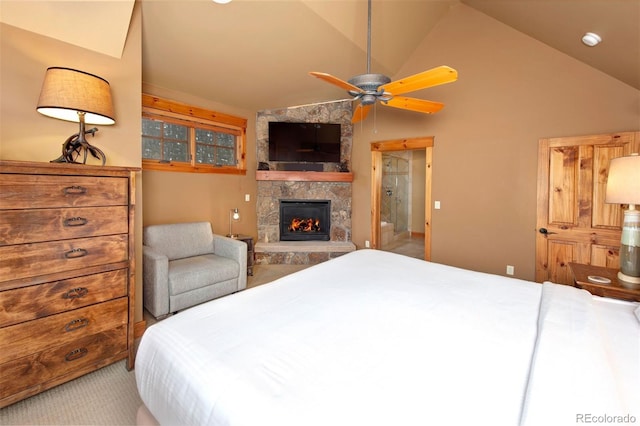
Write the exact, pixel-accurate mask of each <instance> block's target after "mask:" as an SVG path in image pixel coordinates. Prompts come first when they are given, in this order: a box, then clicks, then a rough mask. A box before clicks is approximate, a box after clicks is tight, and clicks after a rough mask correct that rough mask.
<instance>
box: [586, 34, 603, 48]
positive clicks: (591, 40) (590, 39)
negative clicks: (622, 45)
mask: <svg viewBox="0 0 640 426" xmlns="http://www.w3.org/2000/svg"><path fill="white" fill-rule="evenodd" d="M601 41H602V37H600V36H599V35H598V34H596V33H586V34H585V35H583V36H582V42H583V43H584V44H586V45H587V46H589V47H593V46H596V45H598V44H600V42H601Z"/></svg>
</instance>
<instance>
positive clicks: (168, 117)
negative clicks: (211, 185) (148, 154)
mask: <svg viewBox="0 0 640 426" xmlns="http://www.w3.org/2000/svg"><path fill="white" fill-rule="evenodd" d="M142 118H150V119H153V118H156V119H159V120H162V121H165V122H168V123H175V124H180V125H186V126H187V127H188V130H189V133H190V137H189V150H190V153H191V158H190V161H189V162H182V161H166V160H153V159H148V158H142V170H157V171H170V172H186V173H224V174H241V175H246V173H247V167H246V139H247V119H246V118H241V117H235V116H232V115H229V114H223V113H220V112H216V111H212V110H207V109H204V108H199V107H195V106H191V105H187V104H183V103H180V102H176V101H171V100H167V99H162V98H159V97H157V96H153V95H149V94H145V93H143V94H142V117H141V119H142ZM196 127H198V128H201V129H218V130H222V131H223V132H224V130H229V133H233V134H235V135H236V149H235V151H236V152H235V155H236V164H235V165H234V166H216V165H213V164H202V163H196V151H195V148H196V145H197V142H196V140H195V129H196ZM140 149H142V136H141V140H140Z"/></svg>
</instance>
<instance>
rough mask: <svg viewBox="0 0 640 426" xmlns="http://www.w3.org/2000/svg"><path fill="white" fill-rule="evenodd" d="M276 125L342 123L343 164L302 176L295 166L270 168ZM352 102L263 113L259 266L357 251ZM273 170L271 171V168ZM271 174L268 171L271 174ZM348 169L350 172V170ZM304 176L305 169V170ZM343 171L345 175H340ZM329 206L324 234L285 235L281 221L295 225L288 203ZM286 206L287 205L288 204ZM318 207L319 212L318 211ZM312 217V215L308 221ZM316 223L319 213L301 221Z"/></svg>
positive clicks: (323, 166) (260, 120)
mask: <svg viewBox="0 0 640 426" xmlns="http://www.w3.org/2000/svg"><path fill="white" fill-rule="evenodd" d="M270 121H298V122H311V123H312V122H327V123H340V124H341V129H342V135H341V154H340V163H319V164H321V171H291V170H296V168H295V167H293V168H292V167H291V164H281V163H279V162H269V141H268V123H269V122H270ZM352 129H353V126H352V124H351V102H350V101H339V102H331V103H324V104H317V105H308V106H301V107H295V108H286V109H278V110H270V111H261V112H259V113H258V116H257V120H256V139H257V142H256V150H257V152H256V156H257V160H258V163H259V164H261V166H262V167H261V168H260V169H261V170H258V171H257V172H256V180H257V181H258V182H257V183H258V188H257V189H258V192H257V199H256V210H257V211H256V213H257V222H258V241H257V244H256V247H255V252H256V263H257V264H274V263H275V264H278V263H294V264H307V263H319V262H322V261H325V260H328V259H330V258H331V257H335V256H338V255H341V254H344V253H345V252H348V251H352V250H355V245H354V244H353V243H351V181H352V180H353V175H352V174H351V173H350V172H349V171H348V169H349V168H350V164H351V143H352ZM265 166H267V167H265ZM266 168H268V170H266ZM345 168H346V169H347V170H345ZM303 170H304V169H303ZM338 170H340V171H338ZM291 200H294V201H296V202H299V203H303V204H304V203H307V204H306V205H304V208H305V209H306V208H310V207H312V206H313V205H314V204H316V203H318V202H322V203H323V204H325V206H326V207H325V212H324V213H323V214H324V215H325V216H326V217H325V218H323V219H322V220H323V221H325V222H328V223H327V225H328V226H326V227H325V226H322V225H321V229H322V231H320V232H319V233H313V234H302V233H298V232H295V233H291V232H284V238H283V237H282V236H283V233H282V228H281V227H282V226H284V224H282V225H281V219H282V218H284V220H285V223H287V226H288V222H290V220H291V219H292V218H291V217H287V215H288V213H284V214H283V211H282V210H281V202H282V201H291ZM285 204H286V203H285ZM313 207H315V206H313ZM302 216H308V215H302ZM309 218H312V219H316V217H315V213H312V214H311V215H310V216H309V217H302V218H301V219H309ZM321 234H322V235H321Z"/></svg>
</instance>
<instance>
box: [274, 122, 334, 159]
mask: <svg viewBox="0 0 640 426" xmlns="http://www.w3.org/2000/svg"><path fill="white" fill-rule="evenodd" d="M340 133H341V132H340V124H333V123H287V122H280V121H274V122H269V161H292V162H311V163H339V162H340Z"/></svg>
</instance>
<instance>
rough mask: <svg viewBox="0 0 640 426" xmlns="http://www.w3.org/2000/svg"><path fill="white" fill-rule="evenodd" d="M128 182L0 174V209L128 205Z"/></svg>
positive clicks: (107, 178)
mask: <svg viewBox="0 0 640 426" xmlns="http://www.w3.org/2000/svg"><path fill="white" fill-rule="evenodd" d="M128 191H129V181H128V179H126V178H118V177H87V176H51V175H21V174H2V175H0V209H2V210H9V209H37V208H52V207H88V206H123V205H127V204H128V202H129V200H128V195H127V194H128Z"/></svg>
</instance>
